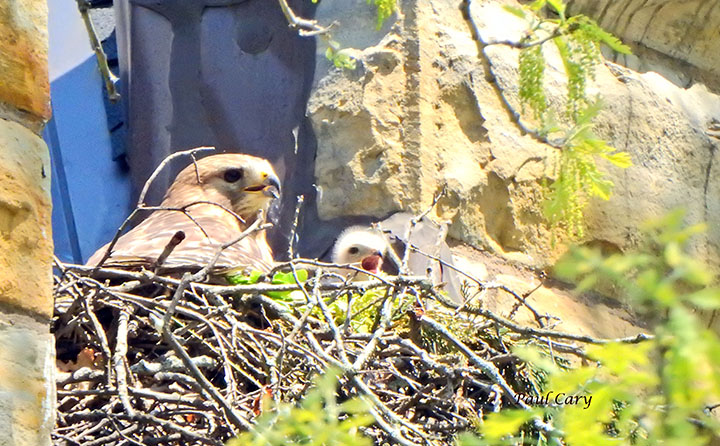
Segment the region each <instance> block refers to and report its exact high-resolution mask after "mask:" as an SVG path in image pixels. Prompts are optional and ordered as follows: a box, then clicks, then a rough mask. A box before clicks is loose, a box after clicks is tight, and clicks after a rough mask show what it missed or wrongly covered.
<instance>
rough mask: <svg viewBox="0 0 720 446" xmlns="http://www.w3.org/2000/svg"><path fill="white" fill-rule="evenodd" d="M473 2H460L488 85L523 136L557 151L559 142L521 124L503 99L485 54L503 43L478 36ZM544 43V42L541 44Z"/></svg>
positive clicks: (470, 0) (520, 119) (518, 117)
mask: <svg viewBox="0 0 720 446" xmlns="http://www.w3.org/2000/svg"><path fill="white" fill-rule="evenodd" d="M472 2H473V0H463V2H462V6H461V8H462V12H463V16H464V18H465V20H466V21H467V23H468V24H469V27H470V34H471V36H472V38H473V40H474V41H475V43H476V45H477V47H478V58H481V60H482V62H483V65H484V67H485V69H486V71H487V73H486V78H487V81H488V82H489V83H491V84H492V86H493V87H494V90H495V92H496V94H497V96H498V99H500V101H502V103H503V105H504V106H505V110H506V111H507V113H508V114H509V115H510V116H509V117H510V119H511V120H512V122H513V123H514V124H515V125H516V126H517V127H518V129H520V131H521V132H522V133H523V134H526V135H529V136H530V137H532V138H533V139H534V140H536V141H538V142H540V143H543V144H547V145H549V146H551V147H554V148H556V149H559V148H561V147H562V143H559V142H552V141H550V140H549V139H548V138H547V137H546V136H544V135H541V134H540V133H539V132H538V131H536V130H533V129H531V128H529V127H528V126H526V125H525V124H523V122H522V115H521V114H520V113H519V112H518V111H517V110H515V108H514V107H513V106H512V104H510V101H509V100H508V98H507V97H505V92H504V91H503V90H502V87H501V86H500V84H499V83H498V81H497V75H496V74H495V70H494V69H493V65H492V63H491V61H490V58H489V57H488V56H487V54H485V49H486V48H487V47H488V46H489V45H494V44H504V43H505V42H504V41H497V42H485V41H484V40H483V39H482V37H481V36H480V28H479V27H478V25H477V23H475V19H473V16H472V12H471V5H472ZM543 43H544V42H543Z"/></svg>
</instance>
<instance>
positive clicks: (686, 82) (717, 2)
mask: <svg viewBox="0 0 720 446" xmlns="http://www.w3.org/2000/svg"><path fill="white" fill-rule="evenodd" d="M567 4H568V10H569V11H570V13H571V14H575V13H584V14H587V15H590V16H592V17H594V18H595V20H597V21H598V23H600V25H601V26H602V27H603V28H605V29H607V30H608V31H611V32H612V33H614V34H616V35H617V36H619V37H620V38H621V39H623V41H624V42H625V43H627V44H628V45H630V46H631V47H632V49H633V55H630V56H623V55H612V54H609V53H608V55H609V56H610V57H611V58H612V59H613V60H615V61H617V62H618V63H621V64H623V65H625V66H627V67H629V68H632V69H634V70H637V71H640V72H646V71H656V72H658V73H660V74H661V75H663V76H664V77H666V78H667V79H669V80H671V81H672V82H673V83H675V84H677V85H678V86H681V87H690V86H692V85H693V84H694V83H696V82H699V83H703V84H705V85H707V86H708V88H710V89H711V90H713V91H714V92H715V93H720V52H718V51H717V44H718V40H719V39H720V36H719V35H718V29H720V0H667V1H647V0H569V1H568V2H567Z"/></svg>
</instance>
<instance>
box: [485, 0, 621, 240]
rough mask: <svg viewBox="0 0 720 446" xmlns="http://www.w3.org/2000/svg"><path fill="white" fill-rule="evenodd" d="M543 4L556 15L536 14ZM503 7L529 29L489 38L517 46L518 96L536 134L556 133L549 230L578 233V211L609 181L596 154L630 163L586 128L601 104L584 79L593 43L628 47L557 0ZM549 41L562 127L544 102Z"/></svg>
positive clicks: (590, 72)
mask: <svg viewBox="0 0 720 446" xmlns="http://www.w3.org/2000/svg"><path fill="white" fill-rule="evenodd" d="M543 8H546V9H547V10H549V11H550V12H551V13H553V14H554V15H555V16H557V18H546V17H542V18H541V17H540V13H541V10H542V9H543ZM505 10H506V11H508V12H510V13H512V14H514V15H516V16H518V17H520V18H523V19H525V20H527V21H528V25H529V28H528V30H527V32H526V33H525V35H524V36H523V38H522V39H521V40H520V41H519V42H512V41H507V40H503V41H495V42H488V43H487V44H488V45H492V44H501V45H507V46H511V47H513V48H518V49H520V55H519V64H518V65H519V66H518V69H519V73H520V85H519V97H520V101H521V104H522V106H523V113H524V112H525V107H528V108H529V109H530V110H531V111H532V114H533V117H534V118H535V120H536V121H537V122H538V124H539V128H538V130H537V133H538V135H539V136H540V137H541V138H542V139H545V140H549V136H550V135H551V134H560V135H561V137H560V139H559V141H560V142H559V143H556V144H552V145H553V146H555V147H558V148H559V159H558V161H557V163H556V165H555V166H554V168H553V172H552V174H553V176H554V177H555V180H554V182H553V183H552V185H551V186H550V187H549V189H548V194H547V198H546V201H545V203H544V206H543V210H544V213H545V216H546V217H547V219H548V221H549V223H550V225H551V227H552V228H553V229H557V228H562V229H563V231H564V232H565V233H566V234H567V235H568V236H570V237H571V238H582V237H583V235H584V210H585V208H586V206H587V204H588V202H589V199H590V198H592V197H598V198H601V199H604V200H608V199H609V198H610V195H611V192H612V187H613V184H612V182H611V181H610V180H608V179H607V178H606V174H605V173H604V172H602V171H601V170H600V169H599V168H598V166H597V160H598V159H600V158H602V159H605V160H607V161H609V162H610V163H611V164H613V165H615V166H617V167H621V168H627V167H629V166H631V165H632V162H631V160H630V156H629V155H628V154H627V153H625V152H620V151H617V150H616V149H615V148H613V147H611V146H609V145H608V144H607V143H606V142H605V141H603V140H602V139H600V138H598V137H597V136H595V135H594V134H593V132H592V121H593V119H594V118H595V117H596V116H597V115H598V113H599V112H600V110H601V108H602V102H601V100H600V98H594V99H591V98H589V97H588V95H587V91H586V87H587V82H588V80H593V79H595V68H596V66H597V64H598V63H600V62H602V56H601V54H600V49H599V46H600V45H601V44H604V45H607V46H608V47H609V48H611V49H612V50H614V51H617V52H620V53H623V54H628V53H629V52H630V49H629V47H628V46H626V45H624V44H623V43H622V42H620V40H619V39H617V38H616V37H615V36H613V35H612V34H610V33H608V32H606V31H604V30H603V29H602V28H600V26H598V24H597V23H596V22H595V21H594V20H592V19H591V18H589V17H587V16H584V15H576V16H572V17H567V15H566V7H565V4H564V2H563V1H562V0H536V1H534V2H533V3H531V4H530V5H528V6H527V7H526V8H525V9H521V8H515V7H511V6H505ZM550 42H552V43H553V44H554V45H555V47H556V49H557V51H558V54H559V55H560V59H561V60H562V63H563V67H564V69H565V74H566V77H567V93H566V102H565V110H564V116H565V118H566V119H567V120H569V121H570V122H571V124H570V127H569V128H566V129H563V128H562V127H561V126H560V125H559V124H558V123H557V120H556V119H555V114H554V112H553V110H552V109H551V108H550V106H549V104H548V99H547V94H546V90H545V85H544V79H545V67H546V65H547V61H546V59H545V55H544V52H543V46H544V45H545V44H546V43H550Z"/></svg>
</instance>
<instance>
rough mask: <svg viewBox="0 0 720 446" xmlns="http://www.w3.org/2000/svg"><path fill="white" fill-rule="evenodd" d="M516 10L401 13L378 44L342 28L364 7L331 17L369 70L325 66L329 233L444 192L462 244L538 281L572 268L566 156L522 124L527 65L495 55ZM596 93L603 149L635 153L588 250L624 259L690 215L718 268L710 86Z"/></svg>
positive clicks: (603, 71)
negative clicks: (559, 171)
mask: <svg viewBox="0 0 720 446" xmlns="http://www.w3.org/2000/svg"><path fill="white" fill-rule="evenodd" d="M576 3H578V2H576ZM506 4H509V5H514V6H518V4H517V3H516V2H514V1H510V0H508V1H501V0H483V1H481V0H475V1H472V2H471V3H469V6H468V4H467V3H464V2H461V1H453V2H448V1H439V0H417V1H405V2H401V4H400V11H399V12H398V13H397V14H396V16H394V17H393V18H391V23H386V24H385V26H384V27H383V28H382V29H380V30H377V31H375V32H374V34H373V33H370V37H367V36H368V29H370V27H371V26H372V24H373V21H374V18H373V17H372V16H371V15H370V12H368V17H363V14H362V13H359V14H354V15H353V16H352V21H350V20H347V19H346V20H345V22H343V17H341V16H340V15H339V12H340V11H343V10H344V11H347V10H348V9H350V8H355V9H353V11H355V10H357V9H358V8H359V6H356V5H354V3H353V4H351V2H343V1H340V0H338V1H337V2H333V5H334V6H333V7H332V8H328V9H325V6H324V4H321V5H320V7H319V9H318V11H317V18H318V19H319V20H320V21H321V22H323V21H326V22H329V21H331V20H338V21H340V26H339V27H338V30H339V31H338V32H337V33H336V35H334V36H333V37H334V38H335V39H336V40H338V41H339V42H340V43H341V44H342V45H345V46H355V45H356V46H358V47H360V46H367V47H366V48H365V49H363V50H357V51H353V50H348V51H352V54H353V55H354V56H355V57H356V58H357V67H356V69H355V70H341V69H337V68H334V67H331V66H330V63H329V62H328V61H327V60H325V59H324V57H323V56H322V55H320V54H319V55H318V62H317V67H316V84H315V86H314V90H313V93H312V95H311V97H310V102H309V106H308V115H309V117H310V119H311V121H312V123H313V127H314V129H315V132H316V135H317V140H318V148H317V159H316V166H315V174H316V180H317V184H318V186H319V188H320V190H321V194H320V197H319V199H318V211H319V214H320V216H321V217H322V218H333V217H337V216H342V215H373V216H376V217H382V216H384V215H387V214H388V213H390V212H393V211H396V210H409V211H415V212H417V211H420V210H424V209H426V208H427V207H428V205H429V204H430V203H431V200H432V196H433V195H434V194H436V193H438V192H439V191H440V190H441V189H443V188H444V187H445V188H446V192H447V193H446V195H445V196H444V197H443V198H442V199H441V200H440V202H439V203H438V208H437V217H438V218H441V219H448V220H450V221H451V222H452V223H451V228H450V236H452V237H454V238H457V239H460V240H462V241H464V242H467V243H469V244H471V245H473V246H475V247H480V248H484V249H488V250H490V251H492V252H495V253H497V254H500V255H502V256H504V257H506V258H509V259H513V260H517V261H521V262H523V263H525V264H528V265H530V266H534V267H545V266H547V265H549V264H551V263H552V262H553V261H554V260H555V259H556V258H557V257H558V255H559V254H561V253H562V250H563V248H562V246H561V244H558V245H554V244H553V243H551V238H550V234H549V232H548V231H547V229H546V227H545V224H544V222H543V217H542V214H541V201H542V190H543V189H542V184H543V182H545V181H546V180H547V179H548V176H550V175H549V172H550V167H551V166H552V164H553V161H554V159H555V157H556V156H557V153H556V151H555V149H553V148H551V147H549V146H547V145H545V144H542V143H539V142H538V141H536V140H535V139H533V138H531V137H530V136H528V135H525V134H523V132H522V131H521V129H520V128H519V126H518V125H517V123H516V122H515V121H514V119H513V115H512V113H513V112H519V111H520V110H521V107H520V104H519V102H518V100H517V51H516V50H514V49H511V48H509V47H507V46H503V45H494V44H490V45H488V43H490V42H493V41H499V40H514V41H517V40H518V39H519V38H520V37H521V35H522V32H523V30H524V29H525V23H524V22H523V21H522V20H520V19H518V18H516V17H514V16H512V15H511V14H509V13H508V12H506V11H505V10H504V9H503V8H502V6H503V5H506ZM346 17H347V16H346ZM350 22H352V23H350ZM359 23H364V26H362V25H360V24H359ZM362 33H365V36H366V37H365V38H364V40H361V38H360V37H359V36H360V35H361V34H362ZM358 42H359V43H360V44H358ZM716 43H720V37H716ZM319 51H320V52H323V51H324V48H319ZM546 53H547V55H548V59H549V62H550V67H549V68H548V70H547V72H546V78H547V79H546V81H547V85H548V86H549V88H550V101H551V102H553V103H555V104H557V103H559V102H560V101H561V99H562V97H563V94H564V91H565V82H564V74H563V70H562V65H561V64H560V62H559V61H558V60H557V57H556V56H553V54H552V52H551V51H550V49H548V50H547V51H546ZM590 93H591V94H595V93H602V95H603V96H604V102H605V103H606V108H605V110H604V111H603V113H602V114H601V116H600V117H599V118H598V121H597V127H596V133H598V134H599V135H600V136H601V137H603V138H605V139H606V140H608V141H609V143H610V144H611V145H614V146H615V147H617V148H618V149H620V150H625V151H628V152H629V153H630V155H631V157H632V160H633V163H634V166H633V167H631V168H629V169H627V170H621V169H617V168H614V167H611V166H606V167H605V170H606V171H607V172H608V174H609V176H610V179H611V180H612V181H613V182H614V183H615V193H614V195H613V197H612V198H611V200H610V201H608V202H602V201H599V200H593V201H592V202H591V204H590V206H589V208H588V211H587V219H586V220H587V226H588V230H587V231H586V239H585V240H583V242H587V243H593V244H601V245H603V246H609V247H612V248H617V249H625V248H628V247H630V246H632V245H633V244H634V243H635V242H636V241H637V240H638V239H639V237H640V229H639V227H640V225H641V224H642V223H643V222H644V221H646V220H647V219H650V218H656V217H659V216H662V215H663V214H665V213H666V212H668V211H669V210H671V209H673V208H675V207H677V206H684V207H685V208H686V209H687V211H688V216H687V220H688V222H690V223H692V222H698V221H707V222H708V223H709V227H710V229H709V232H708V233H707V234H706V235H705V236H704V238H701V239H700V240H699V241H698V242H697V243H696V245H695V246H694V249H695V250H696V252H697V253H698V254H699V255H701V256H702V257H704V258H705V259H707V260H709V261H710V262H711V263H713V264H714V265H715V266H716V267H718V266H720V254H719V252H720V249H718V248H720V204H718V202H717V200H713V199H712V197H717V196H718V192H720V180H719V179H718V178H720V177H719V176H718V175H717V173H716V171H717V169H718V166H717V164H718V163H717V162H716V161H715V158H716V149H717V147H718V144H719V143H720V141H718V140H717V139H716V138H717V137H716V136H715V137H714V136H712V135H713V134H714V133H713V130H712V128H713V125H718V123H720V98H718V96H716V95H714V94H713V93H711V92H709V91H708V90H707V88H705V87H704V86H702V85H696V86H693V87H692V88H690V89H683V88H680V87H677V86H676V85H674V84H673V83H671V82H669V81H667V80H665V79H664V78H662V77H661V76H659V75H658V74H656V73H646V74H638V73H637V72H634V71H632V70H630V69H627V68H623V67H620V66H618V65H614V64H608V65H607V66H599V67H598V68H597V75H596V80H595V82H594V83H592V85H591V86H590Z"/></svg>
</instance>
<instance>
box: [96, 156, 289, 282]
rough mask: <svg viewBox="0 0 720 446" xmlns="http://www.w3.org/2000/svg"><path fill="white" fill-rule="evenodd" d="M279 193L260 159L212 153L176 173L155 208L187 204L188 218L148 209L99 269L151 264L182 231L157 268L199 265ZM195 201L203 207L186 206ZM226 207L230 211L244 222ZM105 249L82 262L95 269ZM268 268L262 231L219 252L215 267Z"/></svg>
mask: <svg viewBox="0 0 720 446" xmlns="http://www.w3.org/2000/svg"><path fill="white" fill-rule="evenodd" d="M196 165H197V169H196ZM198 178H199V182H198ZM279 189H280V182H279V180H278V178H277V175H276V174H275V172H274V170H273V168H272V166H271V165H270V163H269V162H268V161H266V160H264V159H261V158H256V157H254V156H249V155H241V154H221V155H212V156H208V157H206V158H203V159H200V160H198V161H197V163H196V164H190V165H189V166H188V167H186V168H185V169H183V170H182V171H181V172H180V173H179V174H178V176H177V178H175V181H174V182H173V184H172V185H171V186H170V188H169V189H168V191H167V193H166V194H165V198H164V199H163V201H162V203H161V205H160V206H161V207H166V208H182V207H185V206H188V205H190V206H188V207H187V208H186V209H187V213H188V214H189V215H190V216H192V219H190V218H189V217H188V215H185V214H183V213H182V212H178V211H171V210H156V211H153V212H152V213H151V214H150V216H149V217H148V218H147V219H145V220H144V221H143V222H142V223H140V224H139V225H138V226H136V227H135V228H134V229H132V230H130V231H129V232H128V233H126V234H124V235H123V236H122V237H120V239H119V240H118V241H117V243H116V244H115V246H114V247H113V251H112V255H111V256H110V258H108V259H107V260H106V261H105V262H104V263H103V266H135V267H139V266H152V265H154V264H155V262H156V260H157V258H158V256H160V254H161V253H162V252H163V250H164V249H165V247H166V246H167V245H168V242H169V241H170V240H171V238H172V237H173V235H175V233H176V232H177V231H183V232H184V233H185V239H184V240H183V241H182V242H180V243H179V244H178V245H177V246H176V247H175V249H174V250H173V251H172V252H171V253H170V255H169V257H168V258H167V259H166V260H165V261H164V262H163V264H162V266H163V267H166V268H197V267H202V266H204V265H206V264H207V263H208V262H209V261H210V260H211V259H212V257H213V256H214V255H215V252H216V251H217V249H218V247H219V246H220V245H222V244H224V243H228V242H231V241H233V240H235V239H236V238H237V237H238V236H239V235H240V234H241V233H242V231H244V230H245V229H247V227H248V226H249V225H251V224H252V223H253V222H254V220H255V219H256V216H257V213H258V210H260V209H262V210H263V211H264V215H266V214H267V210H268V207H269V206H270V204H271V202H272V200H273V199H274V198H276V197H277V196H278V193H279ZM196 202H209V203H197V204H192V203H196ZM211 203H216V204H211ZM191 204H192V205H191ZM218 205H221V206H222V207H220V206H218ZM223 207H224V208H225V209H223ZM226 209H229V210H232V211H233V212H234V213H235V214H237V216H239V217H241V218H242V219H243V220H244V222H241V221H240V220H239V219H238V218H237V217H236V216H234V215H232V213H230V212H228V211H227V210H226ZM193 220H194V222H193ZM200 227H202V230H201V229H200ZM203 230H204V233H203ZM106 249H107V245H105V246H103V247H102V248H100V249H99V250H98V251H97V252H95V254H93V255H92V256H91V257H90V259H89V260H88V262H87V264H88V265H90V266H95V265H97V264H98V262H99V261H100V260H101V259H102V258H103V256H104V254H105V251H106ZM272 264H273V257H272V251H271V249H270V247H269V246H268V244H267V241H266V239H265V232H264V231H260V232H256V233H255V234H252V235H250V236H248V237H246V238H244V239H243V240H241V241H239V242H238V243H235V244H234V245H232V246H230V247H228V248H227V249H225V250H224V251H223V253H222V255H221V256H220V258H219V259H218V262H217V264H216V266H217V267H220V268H228V267H232V268H238V267H240V268H245V267H247V268H251V269H258V270H261V271H268V270H269V269H270V268H271V266H272Z"/></svg>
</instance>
